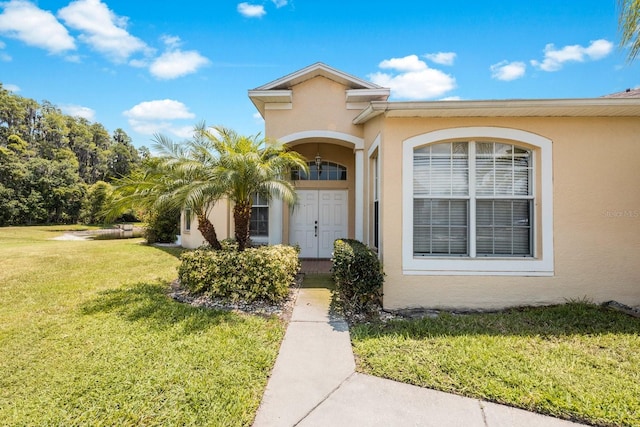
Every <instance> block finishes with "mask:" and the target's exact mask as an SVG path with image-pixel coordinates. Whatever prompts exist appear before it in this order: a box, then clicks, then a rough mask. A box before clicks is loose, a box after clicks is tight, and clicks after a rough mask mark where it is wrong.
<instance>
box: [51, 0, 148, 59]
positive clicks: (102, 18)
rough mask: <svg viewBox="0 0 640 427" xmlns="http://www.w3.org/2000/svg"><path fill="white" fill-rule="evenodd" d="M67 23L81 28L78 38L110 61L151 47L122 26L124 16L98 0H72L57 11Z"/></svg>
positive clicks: (124, 57)
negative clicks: (120, 15) (115, 12)
mask: <svg viewBox="0 0 640 427" xmlns="http://www.w3.org/2000/svg"><path fill="white" fill-rule="evenodd" d="M58 16H59V17H60V18H62V20H63V21H64V22H65V24H67V25H68V26H69V27H71V28H74V29H76V30H79V31H81V32H82V33H83V34H82V35H81V36H80V37H79V38H80V40H82V41H83V42H85V43H87V44H88V45H90V46H91V47H92V48H93V49H95V50H97V51H98V52H100V53H102V54H104V55H106V56H107V57H108V58H110V59H111V60H113V61H116V62H124V61H126V60H127V59H128V58H129V57H130V56H131V55H133V54H134V53H136V52H142V53H145V54H149V53H150V52H151V49H150V48H149V47H148V46H147V45H146V44H145V43H144V42H143V41H142V40H140V39H139V38H137V37H134V36H132V35H131V34H129V33H128V32H127V30H126V26H127V21H128V19H127V18H126V17H118V16H116V15H115V14H114V13H113V12H112V11H111V10H110V9H109V8H108V7H107V5H106V4H105V3H102V2H101V1H100V0H76V1H73V2H71V3H69V5H68V6H66V7H64V8H62V9H60V10H59V11H58Z"/></svg>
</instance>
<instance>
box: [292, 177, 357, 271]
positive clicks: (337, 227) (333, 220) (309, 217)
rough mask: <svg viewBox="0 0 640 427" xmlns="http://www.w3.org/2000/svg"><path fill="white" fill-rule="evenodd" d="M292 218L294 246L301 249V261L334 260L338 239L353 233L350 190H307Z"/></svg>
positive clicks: (299, 193) (299, 192)
mask: <svg viewBox="0 0 640 427" xmlns="http://www.w3.org/2000/svg"><path fill="white" fill-rule="evenodd" d="M298 197H299V204H298V205H296V208H295V209H294V211H293V212H292V213H291V216H290V219H289V239H290V243H291V244H298V245H299V246H300V258H320V259H323V258H330V257H331V253H332V252H333V242H334V240H335V239H339V238H345V237H347V233H348V231H349V227H348V222H349V191H348V190H345V189H304V190H299V191H298Z"/></svg>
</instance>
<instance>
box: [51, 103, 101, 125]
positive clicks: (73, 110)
mask: <svg viewBox="0 0 640 427" xmlns="http://www.w3.org/2000/svg"><path fill="white" fill-rule="evenodd" d="M60 109H61V110H62V112H63V113H65V114H68V115H70V116H74V117H82V118H84V119H87V120H89V121H91V122H92V121H94V119H95V117H96V112H95V111H94V110H92V109H91V108H89V107H83V106H81V105H71V104H70V105H61V106H60Z"/></svg>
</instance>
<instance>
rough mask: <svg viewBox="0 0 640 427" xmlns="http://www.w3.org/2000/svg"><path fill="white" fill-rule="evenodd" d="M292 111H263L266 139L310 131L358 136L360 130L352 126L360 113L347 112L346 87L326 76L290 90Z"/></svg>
mask: <svg viewBox="0 0 640 427" xmlns="http://www.w3.org/2000/svg"><path fill="white" fill-rule="evenodd" d="M291 89H292V91H293V102H292V108H291V109H285V110H272V109H269V108H267V109H266V111H265V134H266V136H267V137H269V138H276V139H277V138H282V137H284V136H286V135H290V134H294V133H297V132H303V131H310V130H324V131H332V132H341V133H346V134H350V135H355V136H361V133H362V128H361V127H360V126H356V125H354V124H352V120H353V118H354V117H355V116H356V115H357V114H358V113H359V112H360V110H347V109H346V107H347V105H346V90H347V89H348V88H347V87H346V86H344V85H341V84H339V83H337V82H334V81H333V80H330V79H327V78H325V77H315V78H313V79H309V80H306V81H304V82H302V83H300V84H298V85H296V86H294V87H292V88H291Z"/></svg>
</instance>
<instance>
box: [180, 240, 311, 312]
mask: <svg viewBox="0 0 640 427" xmlns="http://www.w3.org/2000/svg"><path fill="white" fill-rule="evenodd" d="M180 259H181V263H180V267H179V268H178V277H179V279H180V282H181V283H182V285H183V286H185V287H186V288H187V289H188V290H189V291H190V292H192V293H206V294H208V295H210V296H211V297H216V298H223V299H229V300H244V301H248V302H252V301H257V300H260V301H271V302H277V301H281V300H283V299H284V298H285V297H286V296H287V295H288V294H289V286H290V285H291V284H292V283H293V281H294V279H295V276H296V274H297V273H298V271H299V270H300V263H299V261H298V252H297V251H296V250H295V248H293V247H291V246H283V245H275V246H261V247H259V248H249V249H246V250H244V251H242V252H238V251H237V250H235V249H234V245H233V244H226V245H223V249H222V250H217V251H216V250H211V249H196V250H195V251H191V252H184V253H183V254H182V255H181V257H180Z"/></svg>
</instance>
